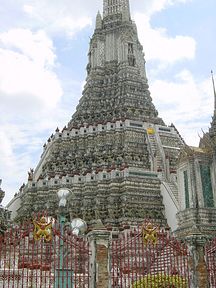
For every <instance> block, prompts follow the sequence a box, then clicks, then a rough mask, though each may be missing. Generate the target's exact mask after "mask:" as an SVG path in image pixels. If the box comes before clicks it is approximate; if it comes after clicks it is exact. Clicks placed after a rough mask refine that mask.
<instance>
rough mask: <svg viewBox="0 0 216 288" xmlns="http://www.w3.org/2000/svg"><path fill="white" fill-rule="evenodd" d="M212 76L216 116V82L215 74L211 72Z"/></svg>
mask: <svg viewBox="0 0 216 288" xmlns="http://www.w3.org/2000/svg"><path fill="white" fill-rule="evenodd" d="M211 76H212V85H213V93H214V110H215V111H214V112H215V114H216V89H215V82H214V73H213V71H212V70H211Z"/></svg>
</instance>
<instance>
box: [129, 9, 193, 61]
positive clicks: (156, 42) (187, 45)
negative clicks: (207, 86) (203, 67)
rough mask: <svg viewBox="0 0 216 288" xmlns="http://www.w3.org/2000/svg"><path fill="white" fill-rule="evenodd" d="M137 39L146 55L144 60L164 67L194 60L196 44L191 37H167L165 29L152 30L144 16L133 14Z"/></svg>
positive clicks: (147, 18)
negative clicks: (137, 34)
mask: <svg viewBox="0 0 216 288" xmlns="http://www.w3.org/2000/svg"><path fill="white" fill-rule="evenodd" d="M135 21H136V23H137V28H138V32H139V38H140V41H141V43H142V44H143V47H144V51H145V53H146V59H147V60H148V61H149V60H157V61H160V62H161V63H160V64H163V65H164V66H166V65H168V64H172V65H174V64H175V63H176V62H177V61H181V60H184V59H189V60H190V59H194V57H195V52H196V42H195V40H194V39H193V38H192V37H189V36H182V35H177V36H175V37H169V36H168V35H167V31H166V29H163V28H157V29H154V28H152V27H151V25H150V18H149V17H147V16H146V15H145V14H141V13H137V14H135Z"/></svg>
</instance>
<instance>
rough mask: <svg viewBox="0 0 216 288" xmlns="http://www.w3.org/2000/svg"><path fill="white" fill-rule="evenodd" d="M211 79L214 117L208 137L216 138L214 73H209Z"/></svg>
mask: <svg viewBox="0 0 216 288" xmlns="http://www.w3.org/2000/svg"><path fill="white" fill-rule="evenodd" d="M211 77H212V85H213V93H214V115H213V117H212V122H211V127H210V129H209V134H210V137H215V136H216V89H215V82H214V73H213V71H211Z"/></svg>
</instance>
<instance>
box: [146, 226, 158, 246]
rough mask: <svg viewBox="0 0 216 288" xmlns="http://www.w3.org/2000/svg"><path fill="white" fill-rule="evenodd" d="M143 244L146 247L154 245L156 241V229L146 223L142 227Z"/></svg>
mask: <svg viewBox="0 0 216 288" xmlns="http://www.w3.org/2000/svg"><path fill="white" fill-rule="evenodd" d="M142 236H143V242H144V243H145V244H146V245H147V244H149V243H152V244H156V243H157V241H158V237H157V236H158V227H157V226H153V224H152V223H150V222H149V223H148V224H147V225H146V226H145V225H143V227H142Z"/></svg>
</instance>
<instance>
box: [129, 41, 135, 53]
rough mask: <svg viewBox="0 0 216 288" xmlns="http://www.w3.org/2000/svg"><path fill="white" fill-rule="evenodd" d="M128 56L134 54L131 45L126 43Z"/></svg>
mask: <svg viewBox="0 0 216 288" xmlns="http://www.w3.org/2000/svg"><path fill="white" fill-rule="evenodd" d="M128 54H131V55H133V54H134V48H133V43H128Z"/></svg>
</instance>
